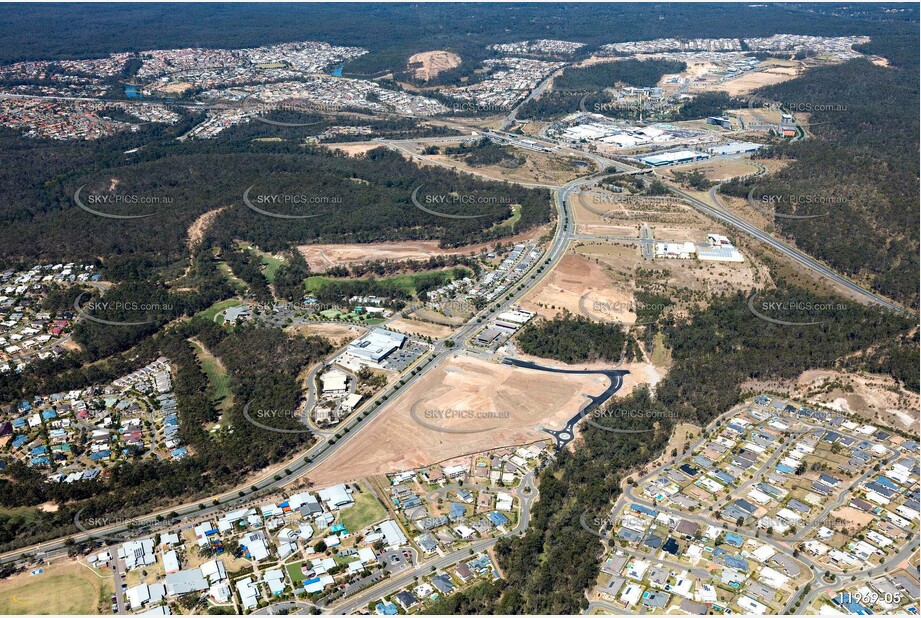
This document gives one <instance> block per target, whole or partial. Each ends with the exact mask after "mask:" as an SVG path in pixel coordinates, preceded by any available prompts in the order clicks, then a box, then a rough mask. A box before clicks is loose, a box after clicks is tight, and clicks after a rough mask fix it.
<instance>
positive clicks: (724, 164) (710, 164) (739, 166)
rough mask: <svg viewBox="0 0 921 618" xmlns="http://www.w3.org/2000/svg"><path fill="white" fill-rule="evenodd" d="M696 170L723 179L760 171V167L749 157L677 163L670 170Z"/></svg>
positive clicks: (709, 176)
mask: <svg viewBox="0 0 921 618" xmlns="http://www.w3.org/2000/svg"><path fill="white" fill-rule="evenodd" d="M694 171H699V172H701V173H702V174H703V175H704V176H705V177H706V178H707V180H717V181H722V180H729V179H730V178H735V177H737V176H745V175H747V174H752V173H754V172H756V171H758V167H757V166H756V165H755V164H753V163H751V162H749V161H748V159H721V160H718V161H707V162H705V163H694V164H691V165H676V166H674V167H672V168H670V169H669V172H683V173H687V172H694Z"/></svg>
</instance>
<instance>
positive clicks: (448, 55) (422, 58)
mask: <svg viewBox="0 0 921 618" xmlns="http://www.w3.org/2000/svg"><path fill="white" fill-rule="evenodd" d="M416 63H419V64H420V65H421V66H420V67H418V68H417V69H415V71H414V72H413V73H414V75H415V77H416V79H421V80H425V81H428V80H430V79H432V78H433V77H435V76H436V75H438V74H439V73H441V72H442V71H447V70H448V69H453V68H454V67H456V66H458V65H460V63H461V57H460V56H458V55H457V54H455V53H452V52H449V51H444V50H437V51H427V52H422V53H419V54H413V55H412V56H410V57H409V64H410V65H415V64H416Z"/></svg>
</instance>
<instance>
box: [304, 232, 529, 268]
mask: <svg viewBox="0 0 921 618" xmlns="http://www.w3.org/2000/svg"><path fill="white" fill-rule="evenodd" d="M543 230H544V228H542V227H541V228H535V229H534V230H531V231H529V232H523V233H521V234H517V235H515V236H511V237H509V238H503V239H502V242H503V243H509V242H521V241H524V240H528V239H531V238H534V237H536V236H539V235H540V234H541V233H542V232H543ZM495 244H496V243H494V242H493V243H480V244H476V245H466V246H464V247H455V248H451V249H442V248H440V247H439V246H438V241H437V240H407V241H395V242H375V243H367V244H361V243H352V244H343V245H337V244H317V245H301V246H299V247H298V249H299V250H300V252H301V254H303V256H304V259H305V260H307V264H308V265H309V266H310V271H311V272H312V273H322V272H324V271H326V269H328V268H331V267H333V266H348V265H349V264H360V263H362V262H371V261H374V260H427V259H429V258H430V257H432V256H436V255H471V254H476V253H479V252H480V251H482V250H483V249H492V247H494V246H495Z"/></svg>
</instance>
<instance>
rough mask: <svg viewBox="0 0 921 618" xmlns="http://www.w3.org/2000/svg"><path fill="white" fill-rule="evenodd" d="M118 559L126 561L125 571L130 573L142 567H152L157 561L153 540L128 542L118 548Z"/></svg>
mask: <svg viewBox="0 0 921 618" xmlns="http://www.w3.org/2000/svg"><path fill="white" fill-rule="evenodd" d="M118 557H119V558H121V559H122V560H124V561H125V569H126V570H128V571H130V570H131V569H136V568H138V567H141V566H150V565H151V564H154V563H155V562H156V561H157V556H156V554H154V542H153V539H141V540H139V541H128V542H127V543H124V544H122V545H121V546H119V548H118Z"/></svg>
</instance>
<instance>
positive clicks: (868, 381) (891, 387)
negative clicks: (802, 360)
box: [745, 369, 921, 433]
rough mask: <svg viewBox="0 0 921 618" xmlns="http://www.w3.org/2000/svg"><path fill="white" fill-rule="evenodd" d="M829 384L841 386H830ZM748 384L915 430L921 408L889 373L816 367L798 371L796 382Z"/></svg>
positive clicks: (919, 402)
mask: <svg viewBox="0 0 921 618" xmlns="http://www.w3.org/2000/svg"><path fill="white" fill-rule="evenodd" d="M830 384H837V385H840V386H839V387H838V388H832V389H829V388H828V386H829V385H830ZM749 386H752V387H755V388H759V387H767V388H769V389H771V390H775V391H779V392H782V393H788V394H789V395H791V396H797V397H802V398H808V399H809V400H811V401H817V402H820V403H823V404H824V405H826V406H827V407H829V408H832V409H834V410H838V411H839V412H845V413H851V414H856V415H857V416H859V417H860V418H863V419H865V420H866V421H868V422H870V423H873V422H878V423H883V424H886V425H889V426H891V427H895V428H900V429H907V430H910V431H913V432H914V433H917V431H918V420H919V412H918V410H919V409H921V400H919V397H918V394H917V393H913V392H911V391H909V390H906V389H905V388H901V387H899V386H897V385H896V383H895V380H893V379H892V378H891V377H889V376H884V375H878V374H865V373H860V374H855V373H844V372H840V371H829V370H825V369H815V370H811V371H806V372H804V373H802V374H800V376H799V378H797V380H796V381H795V382H790V381H785V382H783V383H776V384H775V383H773V382H772V383H766V384H765V383H760V382H759V383H756V382H752V383H750V384H746V385H745V387H749Z"/></svg>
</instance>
